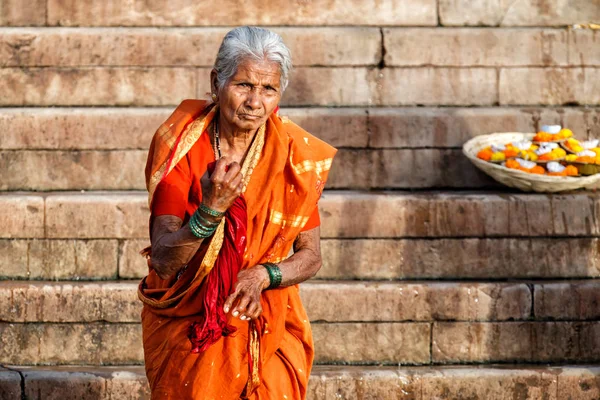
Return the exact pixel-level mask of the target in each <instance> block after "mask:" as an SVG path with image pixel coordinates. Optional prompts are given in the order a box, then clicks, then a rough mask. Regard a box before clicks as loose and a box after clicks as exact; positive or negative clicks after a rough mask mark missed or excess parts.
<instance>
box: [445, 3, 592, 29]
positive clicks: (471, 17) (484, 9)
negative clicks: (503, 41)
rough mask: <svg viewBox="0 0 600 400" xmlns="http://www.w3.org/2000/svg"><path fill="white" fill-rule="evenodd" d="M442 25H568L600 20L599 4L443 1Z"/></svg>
mask: <svg viewBox="0 0 600 400" xmlns="http://www.w3.org/2000/svg"><path fill="white" fill-rule="evenodd" d="M439 15H440V21H441V23H442V25H475V26H479V25H490V26H564V25H572V24H578V23H582V22H588V21H596V20H598V19H600V7H598V4H597V2H596V1H588V0H570V1H528V0H516V1H512V0H490V1H483V2H472V1H469V0H440V3H439Z"/></svg>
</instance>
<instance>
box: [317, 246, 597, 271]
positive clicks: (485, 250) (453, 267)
mask: <svg viewBox="0 0 600 400" xmlns="http://www.w3.org/2000/svg"><path fill="white" fill-rule="evenodd" d="M598 246H599V244H598V240H597V239H595V238H556V239H551V238H518V239H511V238H507V239H502V238H499V239H478V238H472V239H353V240H339V239H325V240H322V241H321V252H322V255H323V266H322V267H321V270H320V271H319V273H318V274H317V278H318V279H351V280H355V279H362V280H364V279H376V280H381V279H392V280H398V279H506V278H538V279H539V278H545V279H548V278H596V277H599V276H600V265H598V261H597V260H598V259H599V258H598V248H599V247H598Z"/></svg>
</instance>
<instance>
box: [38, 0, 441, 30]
mask: <svg viewBox="0 0 600 400" xmlns="http://www.w3.org/2000/svg"><path fill="white" fill-rule="evenodd" d="M48 25H59V26H217V25H224V26H237V25H271V26H275V25H282V26H287V25H298V26H303V25H310V26H318V25H346V26H347V25H374V26H380V25H409V26H410V25H417V26H421V25H437V4H436V2H435V0H404V1H402V2H398V1H396V0H384V1H382V2H380V3H378V4H377V5H376V6H374V5H373V3H372V2H370V1H367V0H359V1H355V2H353V3H352V6H351V7H349V6H348V4H347V3H345V2H343V1H341V0H335V1H326V0H316V1H311V2H298V3H293V4H290V3H288V2H286V1H283V0H277V1H270V2H268V3H265V2H263V1H261V0H251V1H248V2H245V3H243V4H240V3H238V2H237V1H234V0H226V1H219V2H216V1H207V2H197V3H189V2H187V1H185V0H176V1H173V2H171V3H169V4H166V3H147V2H145V1H143V0H134V1H130V2H128V3H125V4H118V5H117V4H113V3H98V2H95V1H93V0H86V1H76V0H49V1H48Z"/></svg>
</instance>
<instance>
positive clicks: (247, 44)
mask: <svg viewBox="0 0 600 400" xmlns="http://www.w3.org/2000/svg"><path fill="white" fill-rule="evenodd" d="M248 58H250V59H252V60H256V61H263V60H265V59H266V60H269V61H272V62H275V63H277V64H278V65H279V72H280V73H281V80H280V86H281V92H282V93H283V92H284V91H285V88H286V87H287V85H288V77H289V74H290V72H291V70H292V55H291V53H290V50H289V49H288V48H287V46H286V45H285V44H284V43H283V39H282V38H281V36H279V35H278V34H276V33H275V32H272V31H270V30H268V29H264V28H257V27H254V26H241V27H239V28H235V29H233V30H231V31H229V32H228V33H227V35H225V37H224V38H223V43H221V47H219V52H218V53H217V59H216V60H215V65H214V69H215V70H216V71H217V86H218V87H219V89H222V88H223V86H225V84H226V83H227V82H228V81H229V80H230V79H231V78H232V77H233V75H235V73H236V72H237V69H238V66H239V65H240V64H241V62H242V61H243V60H245V59H248Z"/></svg>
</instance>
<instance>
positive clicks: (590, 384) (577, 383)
mask: <svg viewBox="0 0 600 400" xmlns="http://www.w3.org/2000/svg"><path fill="white" fill-rule="evenodd" d="M598 375H600V369H599V368H598V367H597V366H594V365H586V366H570V367H568V368H563V369H562V372H561V373H560V374H559V375H558V377H557V378H558V379H557V381H558V388H557V399H577V400H593V399H594V398H598V397H599V396H600V382H598Z"/></svg>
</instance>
